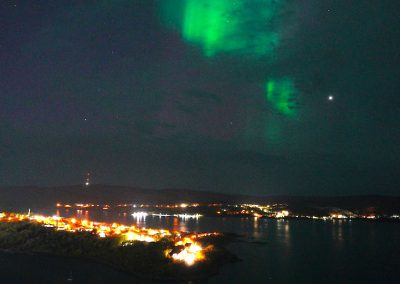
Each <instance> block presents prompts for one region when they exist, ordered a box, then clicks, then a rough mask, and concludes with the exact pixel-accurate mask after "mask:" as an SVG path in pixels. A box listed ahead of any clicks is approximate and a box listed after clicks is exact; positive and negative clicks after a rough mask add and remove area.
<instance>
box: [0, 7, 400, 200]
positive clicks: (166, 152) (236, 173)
mask: <svg viewBox="0 0 400 284" xmlns="http://www.w3.org/2000/svg"><path fill="white" fill-rule="evenodd" d="M399 27H400V2H399V1H394V0H379V1H378V0H376V1H375V0H370V1H367V0H365V1H357V0H354V1H349V0H302V1H289V0H286V1H285V0H154V1H153V0H142V1H135V0H98V1H94V0H88V1H78V0H68V1H67V0H57V1H50V0H47V1H45V0H35V1H28V0H26V1H11V0H4V1H1V3H0V185H45V186H50V185H69V184H78V183H82V182H83V180H84V176H85V174H86V173H87V172H91V173H92V179H93V183H103V184H115V185H130V186H139V187H149V188H167V187H178V188H190V189H198V190H212V191H219V192H226V193H243V194H256V195H260V194H263V195H269V194H294V195H305V194H318V195H335V194H371V193H376V194H398V193H399V186H400V178H399V173H400V166H399V165H400V163H399V159H400V148H399V145H400V113H399V111H400V67H399V66H400V28H399Z"/></svg>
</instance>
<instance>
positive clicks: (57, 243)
mask: <svg viewBox="0 0 400 284" xmlns="http://www.w3.org/2000/svg"><path fill="white" fill-rule="evenodd" d="M230 238H231V237H228V238H226V239H224V237H221V236H219V237H208V238H206V239H204V240H201V241H200V243H201V244H202V245H204V246H208V245H211V244H212V246H213V248H212V249H210V250H206V251H205V259H204V260H202V261H199V262H197V263H195V264H194V265H193V266H186V265H185V264H183V263H177V262H173V261H172V260H171V259H169V258H166V257H165V254H164V252H165V250H166V249H169V248H171V247H173V244H172V243H171V242H170V241H168V240H167V239H165V240H161V241H157V242H150V243H146V242H139V241H134V242H129V244H125V245H124V244H122V245H121V243H120V242H119V240H118V238H114V237H107V238H100V237H98V236H97V235H95V234H92V233H90V232H74V233H72V232H65V231H57V230H54V229H53V228H47V227H43V226H42V225H39V224H35V223H30V222H27V221H21V222H0V250H2V251H6V252H12V253H35V254H48V255H56V256H64V257H74V258H82V259H87V260H92V261H95V262H98V263H103V264H107V265H109V266H111V267H113V268H115V269H117V270H120V271H125V272H129V273H132V274H134V275H135V276H137V277H140V278H145V279H163V280H201V279H205V278H207V277H209V276H211V275H214V274H216V273H217V272H218V269H219V268H220V267H221V266H222V265H223V264H226V263H229V262H233V261H236V260H237V258H236V256H234V255H233V254H231V253H230V252H228V251H227V250H226V249H225V248H224V247H223V246H221V244H222V243H225V242H227V241H228V240H229V239H230Z"/></svg>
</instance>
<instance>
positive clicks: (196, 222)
mask: <svg viewBox="0 0 400 284" xmlns="http://www.w3.org/2000/svg"><path fill="white" fill-rule="evenodd" d="M60 211H61V212H57V213H59V214H60V215H61V216H65V217H72V216H75V217H77V218H89V219H91V220H94V221H104V222H120V223H123V224H126V225H137V226H140V227H148V228H165V229H170V230H177V231H197V232H208V231H218V232H232V233H236V234H239V235H243V239H244V240H245V242H233V243H231V244H230V245H229V246H228V248H229V249H230V250H231V251H232V252H234V253H236V254H237V255H238V256H239V257H240V258H241V259H243V261H242V262H238V263H234V264H229V265H226V266H224V267H223V268H222V270H221V272H220V273H219V274H218V275H217V276H215V277H213V278H211V279H210V280H209V281H208V282H209V283H307V282H308V283H321V282H325V283H362V282H365V283H373V282H375V283H396V282H395V279H397V277H398V276H399V273H398V270H397V266H396V263H397V260H398V259H397V257H398V255H400V246H399V242H398V240H399V239H400V224H399V223H383V222H374V221H371V222H368V221H356V220H353V221H348V220H347V221H344V220H336V221H322V220H283V219H281V220H273V219H258V218H237V217H231V218H229V217H228V218H212V217H201V218H199V219H183V218H177V217H157V216H151V215H149V216H146V218H133V217H132V216H131V213H130V212H119V213H116V212H112V211H110V212H102V211H93V212H92V211H90V212H88V213H86V212H80V211H75V210H70V211H68V212H67V211H63V210H62V209H61V210H60ZM49 213H50V212H49ZM52 213H54V212H52ZM124 213H125V214H124Z"/></svg>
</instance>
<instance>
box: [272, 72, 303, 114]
mask: <svg viewBox="0 0 400 284" xmlns="http://www.w3.org/2000/svg"><path fill="white" fill-rule="evenodd" d="M296 97H297V91H296V88H295V86H294V83H293V81H292V80H291V79H288V78H284V79H280V80H269V81H268V82H267V84H266V99H267V101H268V102H270V103H271V104H272V106H273V108H275V109H276V110H277V111H279V112H280V113H281V114H284V115H286V116H295V115H296V114H297V110H296Z"/></svg>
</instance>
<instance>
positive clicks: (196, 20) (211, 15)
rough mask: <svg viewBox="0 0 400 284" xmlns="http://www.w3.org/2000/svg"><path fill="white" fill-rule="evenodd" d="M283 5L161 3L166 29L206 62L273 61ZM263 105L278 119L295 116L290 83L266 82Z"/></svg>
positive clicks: (198, 0) (208, 0) (257, 1)
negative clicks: (225, 57) (227, 58)
mask: <svg viewBox="0 0 400 284" xmlns="http://www.w3.org/2000/svg"><path fill="white" fill-rule="evenodd" d="M285 2H286V1H284V0H281V1H276V0H254V1H252V2H251V5H249V3H248V1H245V0H173V1H162V2H161V12H162V17H163V19H164V22H165V23H167V25H169V26H171V27H174V28H177V29H178V30H179V33H180V35H181V36H182V38H183V40H184V41H185V42H186V43H188V44H192V45H195V46H197V47H199V48H201V51H202V53H203V55H204V56H205V57H207V58H210V59H212V57H215V56H217V55H218V54H221V53H229V54H232V55H236V56H243V55H249V56H253V57H261V58H262V59H261V60H269V59H273V58H274V57H275V56H276V51H275V50H276V49H277V48H278V46H279V42H280V34H279V27H278V20H279V15H280V12H281V11H282V9H283V7H284V4H285ZM266 85H267V86H266V90H265V91H266V101H267V102H268V103H269V104H270V106H271V107H272V108H273V109H275V110H277V111H278V112H279V113H280V114H281V115H284V116H286V117H289V118H293V117H295V116H296V114H297V110H296V108H295V100H296V96H297V95H298V92H297V90H296V89H295V85H294V81H293V79H291V78H289V77H285V78H281V79H269V80H268V81H267V83H266Z"/></svg>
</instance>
